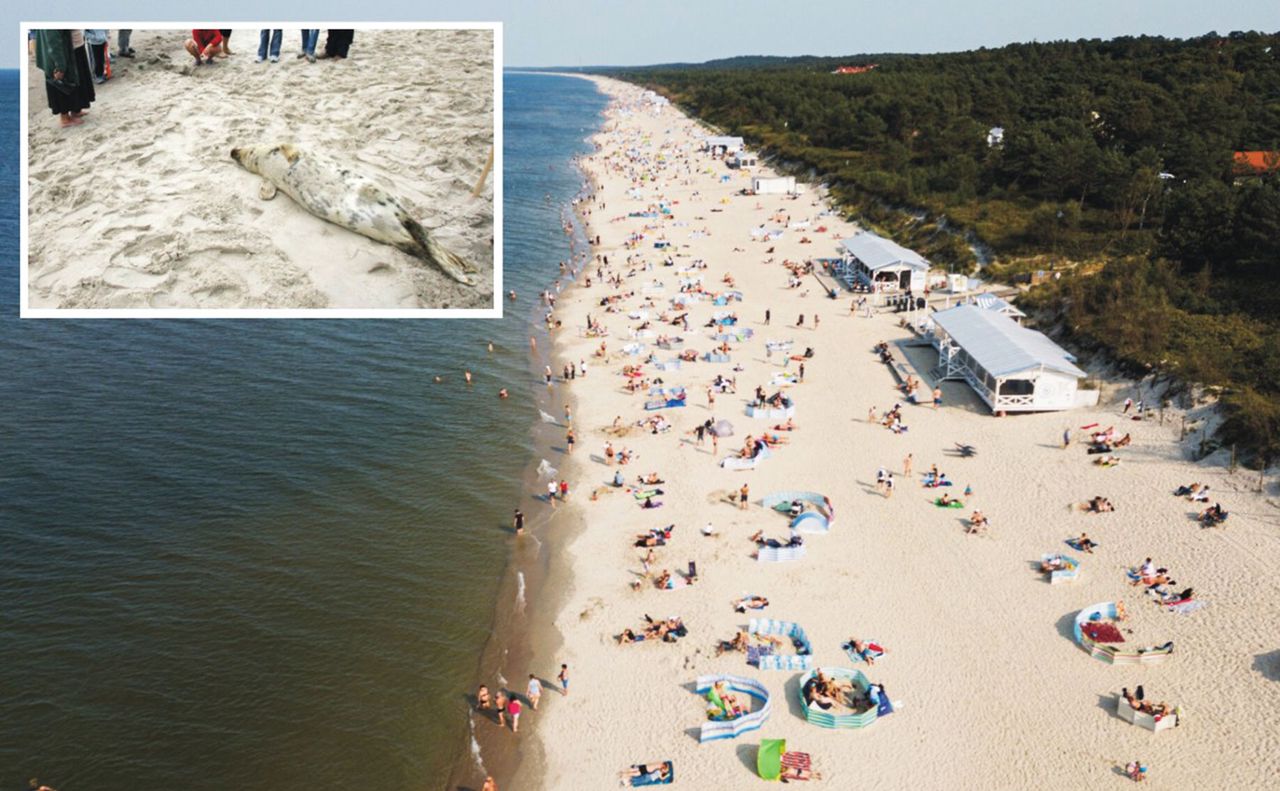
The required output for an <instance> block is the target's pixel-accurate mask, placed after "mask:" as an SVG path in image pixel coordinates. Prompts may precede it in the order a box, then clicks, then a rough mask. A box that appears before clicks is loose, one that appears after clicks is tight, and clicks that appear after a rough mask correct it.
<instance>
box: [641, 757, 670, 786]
mask: <svg viewBox="0 0 1280 791" xmlns="http://www.w3.org/2000/svg"><path fill="white" fill-rule="evenodd" d="M665 763H667V764H668V765H670V766H671V770H670V771H669V772H667V776H666V778H665V779H664V778H663V777H662V773H661V772H660V771H659V770H660V769H661V768H662V764H658V765H657V766H656V767H655V769H654V771H652V772H649V773H648V774H642V775H640V776H639V777H633V778H631V785H632V786H633V787H635V788H639V787H641V786H664V785H670V784H671V783H672V782H674V781H675V779H676V766H675V764H673V763H671V762H670V761H666V762H665ZM647 766H652V764H649V765H645V764H633V765H632V767H631V768H632V769H640V770H642V771H643V770H644V769H646V768H647Z"/></svg>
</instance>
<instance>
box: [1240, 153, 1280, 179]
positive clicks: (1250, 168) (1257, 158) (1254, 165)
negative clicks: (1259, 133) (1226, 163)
mask: <svg viewBox="0 0 1280 791" xmlns="http://www.w3.org/2000/svg"><path fill="white" fill-rule="evenodd" d="M1231 170H1232V172H1234V173H1235V174H1236V175H1237V176H1260V175H1262V174H1263V173H1271V172H1273V171H1276V170H1280V151H1237V152H1235V155H1234V156H1233V157H1232V162H1231Z"/></svg>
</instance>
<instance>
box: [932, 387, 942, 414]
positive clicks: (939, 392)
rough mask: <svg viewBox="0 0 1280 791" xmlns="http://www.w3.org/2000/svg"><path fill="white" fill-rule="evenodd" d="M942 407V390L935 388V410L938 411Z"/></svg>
mask: <svg viewBox="0 0 1280 791" xmlns="http://www.w3.org/2000/svg"><path fill="white" fill-rule="evenodd" d="M940 406H942V388H941V387H935V388H933V408H934V409H937V408H938V407H940Z"/></svg>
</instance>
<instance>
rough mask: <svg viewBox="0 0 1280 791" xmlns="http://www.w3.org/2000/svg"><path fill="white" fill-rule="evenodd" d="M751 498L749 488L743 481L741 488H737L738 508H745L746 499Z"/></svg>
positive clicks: (740, 509)
mask: <svg viewBox="0 0 1280 791" xmlns="http://www.w3.org/2000/svg"><path fill="white" fill-rule="evenodd" d="M749 499H751V489H750V488H749V487H748V486H747V485H746V484H745V483H744V484H742V488H741V489H739V490H738V510H739V511H745V510H747V501H748V500H749Z"/></svg>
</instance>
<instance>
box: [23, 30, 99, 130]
mask: <svg viewBox="0 0 1280 791" xmlns="http://www.w3.org/2000/svg"><path fill="white" fill-rule="evenodd" d="M33 32H34V33H35V42H36V68H38V69H40V70H41V71H42V72H44V87H45V97H46V98H47V99H48V102H49V110H50V112H52V113H53V114H54V115H56V116H58V117H59V119H60V120H59V123H60V124H61V125H62V126H63V127H64V128H65V127H68V126H79V125H80V124H83V123H84V113H85V110H88V109H89V105H90V104H93V100H94V98H95V97H94V92H93V79H92V78H91V77H90V72H89V56H88V54H86V52H85V48H84V34H83V33H81V32H80V31H79V30H36V31H33Z"/></svg>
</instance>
